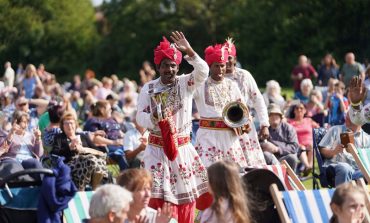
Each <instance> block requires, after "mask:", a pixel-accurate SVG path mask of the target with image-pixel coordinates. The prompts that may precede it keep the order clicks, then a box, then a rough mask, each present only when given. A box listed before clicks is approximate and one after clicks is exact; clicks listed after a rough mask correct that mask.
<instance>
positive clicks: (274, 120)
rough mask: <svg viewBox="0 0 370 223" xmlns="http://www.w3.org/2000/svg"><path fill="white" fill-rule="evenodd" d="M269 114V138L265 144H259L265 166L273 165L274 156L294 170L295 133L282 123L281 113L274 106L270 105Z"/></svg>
mask: <svg viewBox="0 0 370 223" xmlns="http://www.w3.org/2000/svg"><path fill="white" fill-rule="evenodd" d="M268 112H269V122H270V127H269V132H270V137H269V138H268V139H267V142H264V143H261V147H262V150H263V153H264V155H265V159H266V163H267V164H269V165H270V164H276V163H273V157H272V156H275V157H276V158H277V159H278V160H279V161H280V162H281V161H283V160H286V161H287V162H288V164H289V165H290V167H291V168H292V169H293V170H295V169H296V167H297V163H298V156H297V152H298V149H299V144H298V138H297V133H296V131H295V129H294V128H293V126H291V125H290V124H288V123H287V122H285V121H283V113H282V112H281V110H280V108H279V106H278V105H276V104H270V105H269V107H268Z"/></svg>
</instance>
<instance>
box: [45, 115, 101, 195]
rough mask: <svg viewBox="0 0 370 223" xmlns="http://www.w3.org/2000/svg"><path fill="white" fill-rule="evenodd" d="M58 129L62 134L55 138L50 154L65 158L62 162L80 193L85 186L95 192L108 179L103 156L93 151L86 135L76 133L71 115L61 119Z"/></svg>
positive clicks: (93, 146)
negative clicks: (104, 179)
mask: <svg viewBox="0 0 370 223" xmlns="http://www.w3.org/2000/svg"><path fill="white" fill-rule="evenodd" d="M60 128H61V130H62V133H59V134H58V135H56V136H55V138H54V143H53V148H52V151H51V153H52V154H55V155H58V156H63V157H65V160H64V162H65V163H66V164H67V165H68V166H69V167H70V168H71V174H72V179H73V182H74V183H75V184H76V187H77V188H78V189H79V190H80V191H83V190H85V187H86V185H87V184H91V186H92V189H93V190H95V189H96V188H97V186H98V185H99V184H100V182H101V181H102V179H103V178H107V177H108V171H107V167H106V160H105V154H104V153H102V152H100V151H98V150H96V149H95V148H96V146H95V145H94V144H93V142H92V141H91V139H90V138H89V136H88V135H87V134H85V133H82V132H79V133H77V132H76V129H77V120H76V118H75V116H74V115H73V114H71V113H66V114H65V115H64V116H63V117H62V119H61V120H60Z"/></svg>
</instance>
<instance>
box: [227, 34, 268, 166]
mask: <svg viewBox="0 0 370 223" xmlns="http://www.w3.org/2000/svg"><path fill="white" fill-rule="evenodd" d="M224 46H226V47H227V50H228V53H229V57H228V62H227V64H226V75H225V77H228V78H230V79H231V80H234V81H235V82H236V83H237V84H238V86H239V89H240V91H241V93H242V95H243V100H244V101H245V103H246V104H247V105H248V106H249V107H253V108H254V109H255V110H256V113H257V117H258V120H259V122H260V131H259V134H258V135H257V131H256V127H255V125H254V123H253V122H251V123H250V127H251V131H250V132H249V133H248V134H243V135H242V136H241V137H240V144H241V146H242V149H243V152H244V155H245V158H246V159H247V164H248V166H255V165H261V164H266V161H265V158H264V156H263V152H262V149H261V146H260V144H259V139H260V140H265V139H267V138H268V137H269V129H268V127H269V126H270V124H269V118H268V114H267V108H266V104H265V103H264V99H263V96H262V94H261V92H260V90H259V89H258V87H257V83H256V81H255V80H254V78H253V76H252V75H251V73H249V71H247V70H244V69H240V68H237V67H236V48H235V45H234V43H233V42H232V39H230V38H228V39H227V40H226V42H225V43H224ZM258 136H259V137H258Z"/></svg>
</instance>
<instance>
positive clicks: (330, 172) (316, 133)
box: [312, 128, 335, 189]
mask: <svg viewBox="0 0 370 223" xmlns="http://www.w3.org/2000/svg"><path fill="white" fill-rule="evenodd" d="M326 132H327V130H326V129H325V128H314V129H313V153H314V157H316V161H317V165H318V167H319V174H317V173H316V171H315V168H313V170H312V175H313V188H314V189H318V188H319V184H318V182H317V179H318V180H319V181H320V184H321V187H329V188H332V187H334V176H335V171H334V168H333V167H324V166H323V165H324V157H322V156H321V153H320V148H319V143H320V141H321V139H322V138H323V137H324V135H325V134H326ZM313 166H314V167H315V159H313Z"/></svg>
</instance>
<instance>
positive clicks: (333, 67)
mask: <svg viewBox="0 0 370 223" xmlns="http://www.w3.org/2000/svg"><path fill="white" fill-rule="evenodd" d="M318 73H319V76H318V78H317V79H318V81H319V85H320V86H327V85H328V81H329V79H330V78H335V79H338V78H339V69H338V65H337V63H336V62H335V59H334V57H333V55H331V54H330V53H328V54H326V55H325V57H324V58H323V64H322V65H321V66H320V68H319V72H318Z"/></svg>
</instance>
